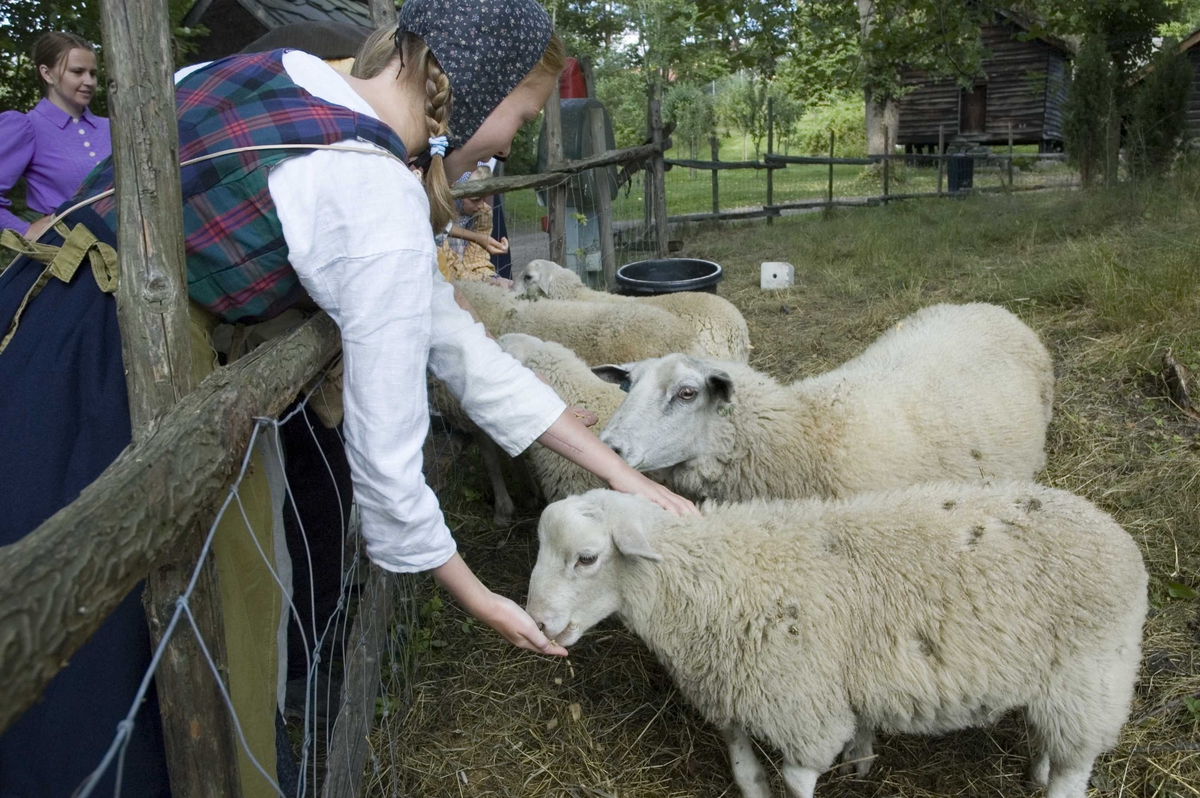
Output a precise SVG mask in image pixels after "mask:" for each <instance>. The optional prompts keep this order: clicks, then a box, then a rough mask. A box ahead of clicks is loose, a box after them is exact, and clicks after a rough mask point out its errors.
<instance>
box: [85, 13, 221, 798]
mask: <svg viewBox="0 0 1200 798" xmlns="http://www.w3.org/2000/svg"><path fill="white" fill-rule="evenodd" d="M100 21H101V25H102V28H103V34H104V49H105V51H106V52H107V53H108V54H109V59H108V81H109V87H110V92H109V102H110V103H111V111H112V113H111V118H112V143H113V147H112V151H113V162H114V166H115V170H116V174H115V187H116V196H117V221H118V230H117V257H118V261H119V264H120V277H119V284H118V289H117V319H118V322H119V325H120V329H121V353H122V356H123V357H124V360H125V379H126V386H127V389H128V392H129V415H130V422H131V424H132V429H133V444H132V445H133V446H134V447H135V448H136V447H137V446H138V445H139V444H141V443H143V442H144V441H146V439H147V438H148V437H149V436H150V434H151V433H152V432H153V431H154V429H155V428H156V426H157V423H158V421H159V419H161V418H162V416H164V415H165V414H166V413H167V412H168V411H169V410H170V409H171V408H172V407H174V406H175V404H176V403H177V402H178V401H179V400H180V399H182V398H183V397H184V396H186V395H187V394H188V393H189V392H190V391H191V390H192V388H194V387H195V384H194V379H193V375H192V352H191V336H190V331H189V327H188V325H189V321H188V296H187V281H186V278H185V266H184V249H183V207H182V192H181V188H180V177H179V134H178V129H177V127H176V121H175V90H174V81H173V77H172V74H171V68H172V64H173V63H174V55H173V52H172V40H171V31H170V26H169V22H168V17H167V4H166V3H163V2H160V1H156V0H102V1H101V3H100ZM201 533H202V529H201V527H200V525H198V524H197V525H196V526H195V527H194V528H193V529H191V530H189V531H188V532H187V533H185V534H184V535H181V539H183V540H188V538H189V537H190V538H191V540H190V544H191V545H189V546H187V547H183V548H182V551H186V554H183V553H181V554H180V555H179V556H180V559H179V560H177V561H176V562H173V563H168V564H166V565H165V566H162V567H155V568H151V570H150V573H149V576H148V578H147V582H146V591H145V594H144V597H143V601H144V604H145V607H146V618H147V622H148V623H149V626H150V634H151V638H152V639H153V641H154V643H155V644H157V643H158V642H159V640H160V639H161V637H162V634H163V632H164V630H165V628H166V626H167V623H168V622H169V621H170V618H171V615H172V614H173V613H174V611H175V602H176V599H177V598H178V597H179V596H180V595H181V594H182V593H183V591H184V589H185V588H186V586H187V584H188V582H189V580H190V577H191V573H192V570H193V569H194V567H195V563H196V556H197V554H198V551H199V543H200V536H201ZM200 573H201V578H200V580H199V582H198V583H197V585H196V589H195V590H194V591H193V593H192V595H191V599H190V602H189V604H190V607H191V609H192V614H193V616H194V617H195V620H196V624H197V626H198V627H199V632H200V635H201V636H202V637H203V638H204V642H205V643H206V645H207V647H208V650H209V652H210V654H211V655H212V657H213V660H214V661H215V663H216V665H217V667H218V669H224V668H225V630H224V624H223V622H222V614H221V605H220V591H219V589H218V587H217V574H216V566H215V565H214V563H213V560H212V558H207V559H206V560H205V562H204V563H203V564H202V565H201V572H200ZM155 684H156V687H157V690H158V701H159V707H160V710H161V712H162V719H163V737H164V740H165V744H166V751H167V767H168V769H169V773H170V778H171V792H172V794H173V795H175V796H176V797H177V798H195V797H197V796H205V797H207V796H212V798H219V796H240V795H241V794H242V789H241V783H240V780H239V775H238V757H237V747H236V741H235V738H234V732H233V724H232V722H231V718H230V717H229V713H228V710H227V709H226V707H225V704H224V701H223V699H222V697H221V693H220V690H219V689H218V685H217V682H216V681H215V679H214V676H213V674H212V673H211V672H210V670H209V667H208V664H207V663H206V662H205V659H204V656H203V654H202V653H201V651H200V647H199V644H198V642H197V640H196V638H195V636H194V635H193V634H192V633H191V631H190V630H189V629H187V628H186V624H185V625H184V626H182V627H177V633H176V634H174V635H173V636H172V638H171V640H170V641H169V642H168V643H167V649H166V653H165V655H164V657H163V658H162V661H161V662H160V663H159V667H158V671H157V673H156V674H155Z"/></svg>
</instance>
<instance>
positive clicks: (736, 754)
mask: <svg viewBox="0 0 1200 798" xmlns="http://www.w3.org/2000/svg"><path fill="white" fill-rule="evenodd" d="M721 734H722V736H724V737H725V743H726V745H728V746H729V766H730V767H731V768H732V769H733V781H734V783H735V784H737V786H738V789H739V790H741V791H742V798H771V788H770V786H769V784H768V780H767V771H766V769H765V768H763V766H762V763H761V762H759V761H758V756H757V755H756V754H755V753H754V742H753V741H752V740H751V739H750V735H748V734H746V730H745V729H743V728H742V727H740V726H726V727H725V728H724V729H722V730H721ZM810 794H811V793H810Z"/></svg>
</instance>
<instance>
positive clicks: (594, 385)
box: [497, 333, 625, 502]
mask: <svg viewBox="0 0 1200 798" xmlns="http://www.w3.org/2000/svg"><path fill="white" fill-rule="evenodd" d="M497 342H498V343H499V344H500V348H501V349H503V350H504V351H505V352H507V353H508V354H510V355H512V356H513V357H514V358H516V359H517V360H518V361H520V362H521V364H522V365H524V366H526V367H527V368H529V369H530V370H531V371H534V372H536V373H537V374H538V375H539V376H540V377H541V378H542V379H544V380H545V381H546V382H547V383H549V385H550V387H551V388H553V389H554V390H555V392H556V393H557V394H558V395H559V396H560V397H562V399H563V401H565V402H566V403H567V404H568V405H571V406H572V407H583V408H586V409H588V410H590V411H592V412H593V413H595V414H596V419H597V422H596V425H595V426H593V427H592V428H591V430H592V432H593V433H596V434H599V432H600V430H602V429H604V426H605V425H606V424H607V423H608V420H609V418H611V417H612V414H613V411H615V410H616V409H617V407H618V406H619V405H620V404H621V400H622V399H624V398H625V393H624V391H622V390H621V389H620V388H618V387H617V386H616V385H612V384H611V383H608V382H605V381H604V380H602V379H600V378H599V377H597V376H596V375H595V374H593V373H592V371H591V369H590V368H588V365H587V364H586V363H584V362H583V360H581V359H580V358H579V356H578V355H576V354H575V353H574V352H572V351H571V350H570V349H567V348H566V347H565V346H563V345H562V344H557V343H554V342H553V341H542V340H540V339H538V338H535V337H533V336H532V335H525V334H523V333H509V334H508V335H503V336H501V337H500V338H499V339H498V341H497ZM524 456H525V458H526V460H527V461H528V463H529V467H530V470H531V471H532V472H533V478H534V480H535V481H536V482H537V484H538V487H539V488H540V489H541V491H542V495H543V496H544V497H545V499H546V501H548V502H553V501H558V500H559V499H564V498H566V497H567V496H574V495H576V494H579V493H585V492H587V491H589V490H592V489H593V488H602V487H605V483H604V481H603V480H602V479H600V478H599V477H597V476H595V475H593V474H592V473H591V472H589V471H587V470H586V469H584V468H581V467H579V466H577V465H575V464H574V463H572V462H571V461H570V460H567V459H566V458H565V457H562V456H561V455H558V454H555V453H554V452H552V451H550V450H549V449H547V448H545V447H544V446H542V445H541V444H538V443H535V444H533V445H532V446H530V447H529V449H528V450H527V451H526V452H525V455H524Z"/></svg>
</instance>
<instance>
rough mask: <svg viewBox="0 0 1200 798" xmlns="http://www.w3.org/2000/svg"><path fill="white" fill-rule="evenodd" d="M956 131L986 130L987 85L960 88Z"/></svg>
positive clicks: (976, 131)
mask: <svg viewBox="0 0 1200 798" xmlns="http://www.w3.org/2000/svg"><path fill="white" fill-rule="evenodd" d="M958 132H959V133H986V132H987V86H976V87H974V88H972V89H963V90H962V97H961V99H960V100H959V104H958Z"/></svg>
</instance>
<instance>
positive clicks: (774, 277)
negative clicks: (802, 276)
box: [759, 261, 796, 291]
mask: <svg viewBox="0 0 1200 798" xmlns="http://www.w3.org/2000/svg"><path fill="white" fill-rule="evenodd" d="M760 269H761V271H760V272H759V287H760V288H762V290H764V291H768V290H771V289H775V288H791V287H792V285H793V284H794V283H795V281H796V270H795V269H794V268H793V267H792V264H790V263H784V262H783V261H767V262H766V263H764V264H762V266H761V267H760Z"/></svg>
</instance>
